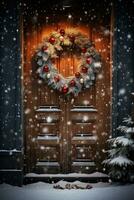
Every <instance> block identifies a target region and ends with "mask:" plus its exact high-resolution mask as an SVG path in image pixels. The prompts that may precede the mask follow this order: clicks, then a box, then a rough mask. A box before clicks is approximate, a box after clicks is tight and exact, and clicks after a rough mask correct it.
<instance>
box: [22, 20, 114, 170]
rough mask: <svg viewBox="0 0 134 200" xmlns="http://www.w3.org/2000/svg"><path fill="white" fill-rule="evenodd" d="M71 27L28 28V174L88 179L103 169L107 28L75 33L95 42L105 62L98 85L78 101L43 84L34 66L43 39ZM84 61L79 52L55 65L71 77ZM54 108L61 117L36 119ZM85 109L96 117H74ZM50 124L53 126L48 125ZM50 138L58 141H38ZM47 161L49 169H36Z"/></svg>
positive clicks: (108, 93)
mask: <svg viewBox="0 0 134 200" xmlns="http://www.w3.org/2000/svg"><path fill="white" fill-rule="evenodd" d="M109 23H110V22H109ZM71 26H74V25H73V24H67V23H60V24H57V25H56V24H55V25H53V24H49V25H48V24H43V23H42V24H41V23H40V24H39V25H36V26H35V25H32V23H30V26H24V28H25V34H24V44H25V45H24V46H25V48H24V59H25V64H24V97H25V98H24V107H25V110H27V109H30V112H29V113H28V114H24V119H25V136H26V137H25V138H26V147H25V155H26V172H37V173H59V172H60V173H68V172H87V173H89V172H91V171H93V170H95V169H98V167H100V163H101V160H102V158H103V157H104V155H103V153H102V149H103V148H105V144H106V139H107V137H108V136H109V134H110V108H111V90H110V87H111V85H110V84H111V83H110V81H111V80H110V77H111V75H110V73H111V66H110V35H104V32H103V28H102V27H101V26H99V25H98V26H97V27H86V26H84V25H79V26H75V29H76V30H79V31H80V32H82V33H84V34H86V35H87V36H88V37H89V39H90V40H91V41H93V42H94V44H95V47H96V49H97V50H98V51H99V52H100V54H101V57H102V69H101V71H100V73H99V75H98V76H97V77H96V83H95V85H94V86H92V87H91V88H90V89H85V90H84V91H82V92H81V93H80V94H79V95H78V97H75V98H73V99H70V100H66V99H65V98H64V97H63V96H62V95H61V94H60V93H59V92H58V91H53V90H52V89H50V88H49V87H48V86H47V85H46V84H45V83H44V82H43V81H42V80H41V79H40V78H38V76H37V74H36V67H34V62H33V61H32V57H33V55H34V51H35V49H36V48H37V47H38V45H39V44H40V43H41V42H42V39H43V37H44V36H46V35H49V33H50V32H51V31H52V30H56V29H57V28H60V27H62V28H66V27H71ZM79 61H80V59H79V55H77V54H76V55H75V51H74V52H73V54H72V53H68V52H67V53H65V54H64V55H62V56H61V57H60V58H59V59H58V60H55V63H56V65H57V68H58V70H59V72H60V73H62V74H63V75H64V76H70V75H73V74H74V72H75V71H78V68H77V67H78V62H79ZM70 66H71V68H70ZM52 105H54V106H57V107H58V108H59V109H60V110H61V112H58V113H55V112H50V113H49V112H41V113H40V112H38V113H37V111H36V110H37V109H38V108H40V106H50V108H51V106H52ZM81 105H84V106H93V107H94V108H95V109H96V110H97V112H96V113H94V112H81V111H79V112H72V111H71V109H72V108H74V106H81ZM47 119H52V121H51V122H47ZM50 134H52V135H53V136H54V137H55V136H57V137H58V140H53V139H52V140H51V139H49V140H42V141H41V140H40V141H38V140H37V137H38V136H39V135H46V136H49V135H50ZM85 135H86V136H89V137H90V139H89V138H88V139H87V138H86V136H85ZM91 136H96V137H97V138H98V139H97V140H94V139H93V138H92V137H91ZM79 137H81V138H79ZM74 138H75V139H74ZM42 159H43V160H45V162H46V163H45V162H44V166H43V165H41V166H40V167H39V166H37V163H38V162H39V161H41V160H42ZM53 161H56V162H57V163H59V166H52V164H51V163H52V162H53ZM92 162H95V166H90V164H91V163H92ZM49 163H50V165H49ZM74 163H75V164H74ZM87 163H88V164H87ZM84 164H85V165H84Z"/></svg>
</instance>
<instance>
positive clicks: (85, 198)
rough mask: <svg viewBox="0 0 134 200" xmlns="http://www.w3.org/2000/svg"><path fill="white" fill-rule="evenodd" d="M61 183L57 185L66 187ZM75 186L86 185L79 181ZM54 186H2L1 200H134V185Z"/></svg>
mask: <svg viewBox="0 0 134 200" xmlns="http://www.w3.org/2000/svg"><path fill="white" fill-rule="evenodd" d="M66 183H68V182H65V181H60V182H58V183H57V184H60V185H65V184H66ZM73 184H85V183H80V182H79V181H75V182H73ZM53 185H54V184H48V183H43V182H37V183H33V184H29V185H25V186H23V187H17V186H11V185H8V184H1V185H0V200H133V199H134V184H130V185H122V186H121V185H111V184H110V183H95V184H91V185H92V186H93V188H92V189H88V190H87V189H86V190H81V189H71V190H68V189H65V190H60V189H54V188H53Z"/></svg>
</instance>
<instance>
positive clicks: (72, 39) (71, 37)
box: [69, 35, 75, 43]
mask: <svg viewBox="0 0 134 200" xmlns="http://www.w3.org/2000/svg"><path fill="white" fill-rule="evenodd" d="M69 39H70V41H71V42H72V43H73V42H74V41H75V36H74V35H70V36H69Z"/></svg>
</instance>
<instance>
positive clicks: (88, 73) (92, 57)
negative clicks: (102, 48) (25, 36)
mask: <svg viewBox="0 0 134 200" xmlns="http://www.w3.org/2000/svg"><path fill="white" fill-rule="evenodd" d="M67 49H68V50H69V51H72V50H73V49H77V50H79V51H80V60H81V61H80V65H79V66H78V69H79V70H78V71H77V72H75V74H74V76H71V77H67V78H65V77H64V76H63V75H62V74H59V73H58V70H57V67H56V66H55V65H54V64H53V62H52V60H53V59H55V58H58V57H59V56H61V55H62V52H63V51H66V50H67ZM35 60H36V63H37V65H38V70H37V72H38V74H39V77H41V78H42V79H44V80H45V82H46V83H47V84H48V85H49V86H50V87H51V88H52V89H56V90H58V91H60V92H61V93H62V94H64V95H66V96H70V95H73V96H77V95H78V94H79V92H81V90H82V89H83V88H89V87H90V86H91V85H93V84H94V83H95V77H96V73H98V72H99V69H100V68H101V61H100V55H99V53H98V52H97V51H96V49H95V48H94V45H93V44H92V43H91V42H90V41H89V38H88V37H87V36H85V35H83V34H81V33H80V32H76V31H72V32H70V31H69V30H66V32H65V30H64V29H61V30H59V31H55V32H52V33H51V34H50V35H49V37H46V38H45V39H44V41H43V43H42V44H41V45H40V47H39V48H38V49H37V51H36V55H35Z"/></svg>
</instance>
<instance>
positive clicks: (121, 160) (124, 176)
mask: <svg viewBox="0 0 134 200" xmlns="http://www.w3.org/2000/svg"><path fill="white" fill-rule="evenodd" d="M117 130H118V131H119V133H121V135H122V136H119V137H116V138H112V139H109V140H108V142H109V144H110V150H108V151H107V152H108V159H106V160H104V161H103V163H105V164H106V165H107V166H108V167H109V175H110V177H111V178H112V180H114V181H123V182H124V181H125V182H126V181H130V176H131V175H132V174H134V122H133V120H132V118H131V117H130V116H129V117H128V118H124V120H123V125H121V126H119V127H118V128H117Z"/></svg>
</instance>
